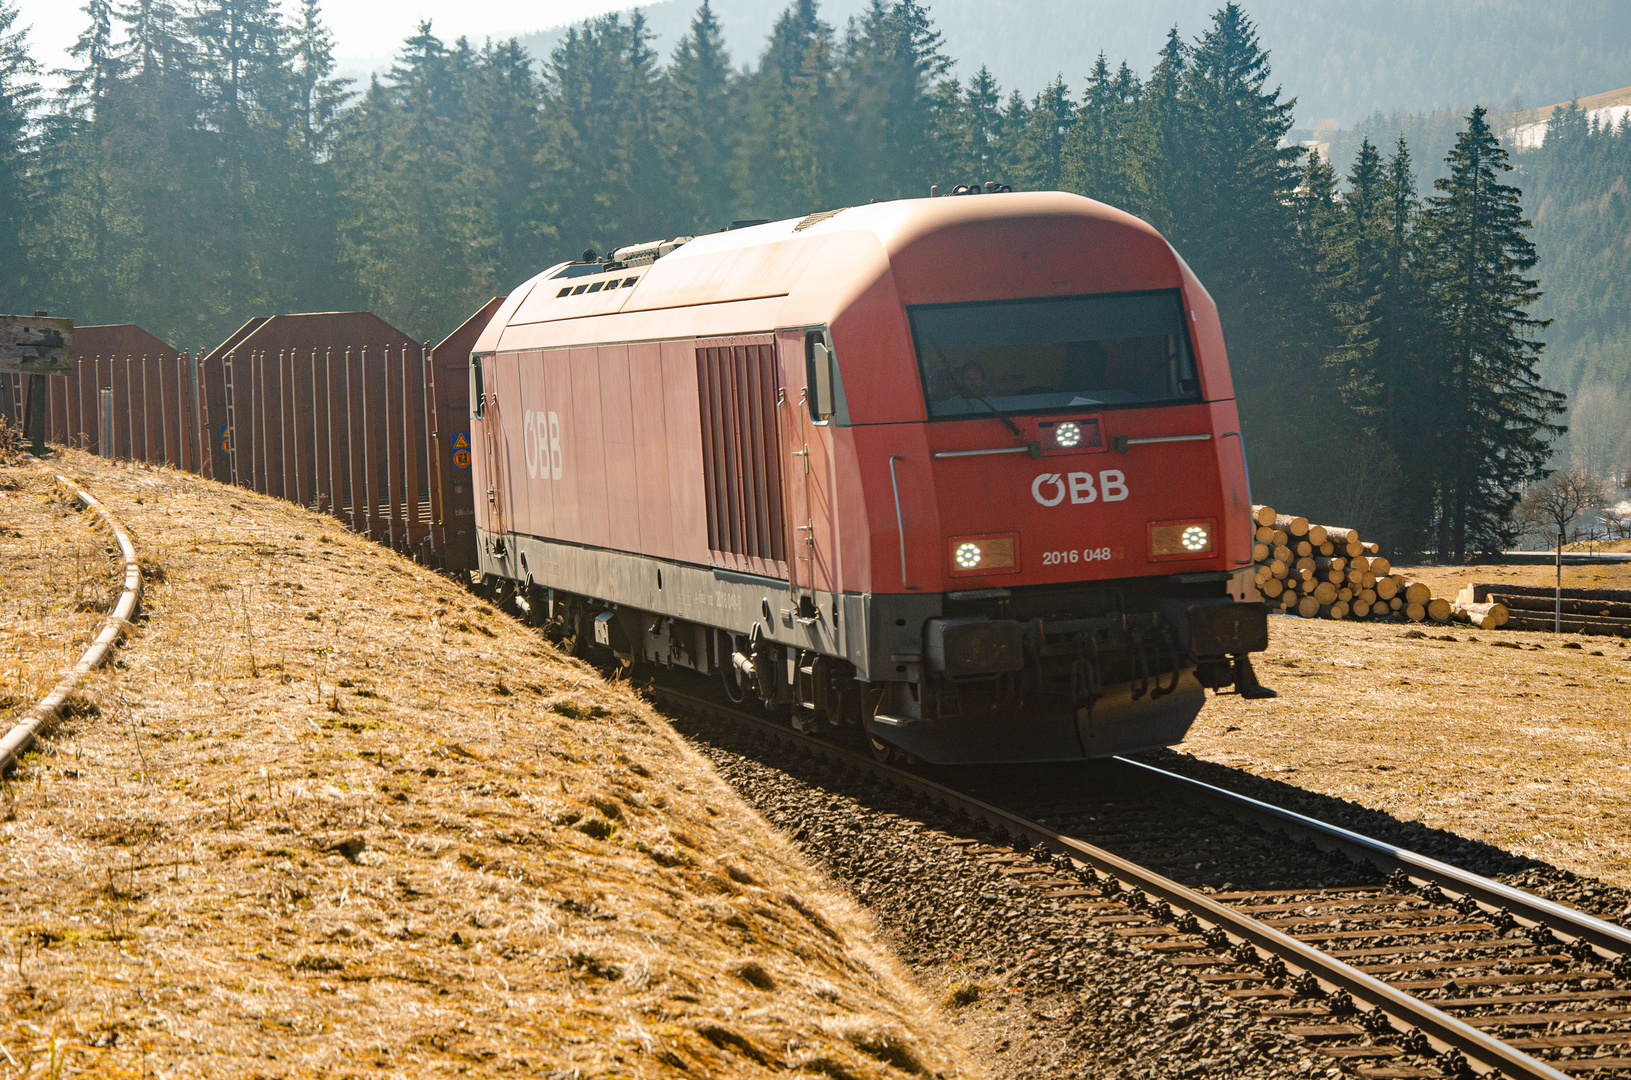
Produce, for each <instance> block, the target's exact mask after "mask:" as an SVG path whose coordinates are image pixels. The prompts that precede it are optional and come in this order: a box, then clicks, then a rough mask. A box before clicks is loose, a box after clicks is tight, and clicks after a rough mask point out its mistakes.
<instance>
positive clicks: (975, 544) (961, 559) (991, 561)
mask: <svg viewBox="0 0 1631 1080" xmlns="http://www.w3.org/2000/svg"><path fill="white" fill-rule="evenodd" d="M946 554H947V555H949V556H950V558H951V572H952V573H953V574H954V575H961V574H1014V573H1018V572H1019V565H1018V564H1019V557H1018V556H1019V534H1018V533H985V534H981V535H979V536H954V537H952V538H951V539H950V540H948V541H946Z"/></svg>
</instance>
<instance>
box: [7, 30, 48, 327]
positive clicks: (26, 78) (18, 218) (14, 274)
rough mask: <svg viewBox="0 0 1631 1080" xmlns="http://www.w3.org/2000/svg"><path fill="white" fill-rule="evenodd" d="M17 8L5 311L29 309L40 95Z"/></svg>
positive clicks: (10, 46)
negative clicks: (34, 114)
mask: <svg viewBox="0 0 1631 1080" xmlns="http://www.w3.org/2000/svg"><path fill="white" fill-rule="evenodd" d="M16 24H17V9H16V8H15V7H14V6H13V5H12V4H11V3H10V0H0V311H8V310H9V311H18V310H23V309H25V308H26V307H27V301H26V296H25V293H26V290H27V286H26V282H27V276H28V267H27V261H28V258H27V249H26V246H25V245H26V239H25V234H26V230H27V228H28V219H29V200H28V192H29V187H30V180H29V175H28V174H29V164H30V159H31V157H32V151H33V146H32V143H33V132H32V131H31V126H32V125H31V120H30V111H31V110H32V108H33V106H34V102H35V100H36V98H37V97H38V95H39V85H38V84H37V83H36V82H35V81H34V78H33V76H34V63H33V61H32V60H31V59H30V58H29V55H28V48H27V43H26V37H25V34H26V32H25V31H24V30H23V29H21V28H19V27H18V26H17V25H16Z"/></svg>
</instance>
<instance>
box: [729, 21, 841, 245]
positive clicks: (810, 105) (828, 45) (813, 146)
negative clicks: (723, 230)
mask: <svg viewBox="0 0 1631 1080" xmlns="http://www.w3.org/2000/svg"><path fill="white" fill-rule="evenodd" d="M833 52H834V46H833V31H832V27H831V26H829V25H827V24H826V23H825V22H823V21H822V20H821V19H820V18H819V17H818V16H817V15H816V4H815V0H794V2H793V3H792V4H791V5H789V6H788V8H787V10H786V11H784V12H782V14H781V16H780V17H779V18H778V19H777V20H776V24H775V26H774V27H773V28H772V29H771V31H770V41H769V43H768V44H767V45H766V48H765V51H764V55H763V56H761V57H760V59H759V66H758V69H757V70H756V71H754V72H753V74H752V75H750V76H748V78H747V79H746V80H745V84H744V87H743V115H744V118H745V124H744V129H743V131H742V140H741V143H740V144H739V149H738V152H737V158H736V173H737V191H738V193H739V196H740V205H741V207H742V210H743V211H744V212H745V213H746V214H749V215H752V216H753V217H762V218H782V217H793V216H796V215H799V214H805V213H809V212H810V211H811V210H813V209H826V208H829V207H833V206H838V205H841V204H840V202H839V198H840V195H839V189H840V184H841V180H840V173H841V171H842V169H841V163H842V161H843V160H844V155H845V153H846V148H845V147H844V146H843V145H842V143H841V141H840V136H839V132H840V130H841V128H840V122H839V117H838V100H837V86H836V77H835V72H834V64H835V59H834V55H833Z"/></svg>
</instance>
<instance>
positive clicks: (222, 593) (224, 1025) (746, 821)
mask: <svg viewBox="0 0 1631 1080" xmlns="http://www.w3.org/2000/svg"><path fill="white" fill-rule="evenodd" d="M62 467H63V468H64V469H65V471H67V472H68V473H69V474H70V475H72V476H75V477H76V478H77V479H80V480H82V481H83V482H84V483H85V484H86V485H87V487H88V488H89V489H90V490H91V491H92V492H94V493H95V494H96V495H97V496H98V497H99V498H101V499H103V500H104V501H105V502H106V504H107V505H108V507H109V508H110V509H111V510H112V511H113V512H114V513H115V514H116V515H118V516H119V517H120V518H121V519H122V520H123V521H124V522H125V524H126V526H127V527H128V528H129V529H130V531H131V533H132V535H133V539H134V541H135V544H136V547H137V550H138V553H139V554H140V555H141V556H142V557H143V561H144V565H145V567H146V569H147V572H148V582H147V586H146V592H145V595H144V601H143V610H144V615H143V617H142V618H141V619H139V620H138V623H137V631H136V634H135V636H134V638H133V640H132V641H130V642H129V643H128V644H127V645H125V646H124V647H123V648H122V649H121V650H120V652H119V654H118V659H117V662H116V664H115V666H114V667H113V669H112V670H108V671H105V672H103V673H100V674H98V675H94V676H92V677H91V679H90V681H89V685H88V686H87V688H86V692H87V694H88V695H89V696H90V697H91V698H93V699H94V700H95V701H96V702H97V703H98V704H99V706H100V709H101V715H100V716H96V717H82V718H80V719H79V720H77V721H76V722H75V723H74V725H73V726H72V727H70V728H69V729H67V730H63V731H59V732H58V733H57V735H56V736H55V738H54V739H53V740H52V742H51V743H50V744H49V745H48V747H47V748H46V750H45V751H44V752H43V753H42V754H41V755H40V756H39V757H38V758H36V759H34V760H33V761H32V762H31V763H30V764H29V765H28V767H27V768H26V769H25V771H24V773H23V774H22V775H20V776H19V777H17V778H15V779H14V780H13V781H12V782H10V783H9V784H8V785H6V787H5V791H4V805H3V807H0V818H4V823H3V824H0V845H3V847H0V852H3V854H0V858H3V859H4V865H5V873H4V877H3V879H0V880H3V884H4V889H5V895H4V898H3V899H4V901H5V903H4V904H3V905H0V933H3V934H4V936H5V941H4V943H3V948H4V951H3V954H0V990H3V992H4V993H5V995H6V999H7V1005H8V1013H7V1017H6V1019H5V1020H4V1022H3V1023H0V1075H6V1074H7V1073H8V1072H9V1074H10V1075H13V1076H20V1075H29V1076H44V1075H47V1074H48V1073H49V1072H50V1070H51V1069H52V1068H53V1067H54V1066H53V1061H55V1062H56V1064H57V1065H60V1064H61V1063H62V1062H66V1063H67V1066H68V1070H67V1071H69V1072H72V1071H85V1072H88V1073H91V1074H94V1075H98V1076H104V1077H116V1076H129V1077H136V1076H148V1075H166V1076H176V1077H205V1076H208V1077H222V1076H325V1077H327V1076H344V1075H354V1074H362V1073H368V1074H369V1075H375V1074H379V1075H388V1076H402V1077H426V1076H444V1075H446V1076H451V1075H481V1076H486V1075H517V1076H582V1077H591V1076H631V1077H632V1076H647V1077H658V1076H681V1075H685V1076H693V1077H694V1076H758V1075H766V1076H768V1075H770V1074H772V1073H775V1074H778V1075H791V1076H804V1077H829V1078H841V1077H855V1078H862V1077H890V1076H905V1075H909V1074H914V1073H922V1074H925V1075H937V1074H943V1075H945V1076H948V1077H949V1076H963V1075H969V1072H970V1069H969V1066H968V1065H967V1064H966V1063H965V1059H964V1057H963V1055H962V1054H961V1052H960V1051H959V1050H957V1049H956V1048H955V1047H954V1046H953V1045H952V1044H951V1043H950V1042H949V1040H948V1038H947V1036H946V1035H945V1033H944V1031H943V1029H942V1028H940V1027H938V1026H937V1025H936V1022H934V1021H931V1020H928V1019H926V1017H927V1015H928V1007H927V1006H926V1005H925V1004H924V1002H923V1001H922V1000H921V999H920V998H919V997H918V995H917V994H916V992H915V991H913V990H912V989H911V988H910V987H909V986H908V985H907V983H906V982H905V980H904V979H903V977H902V976H901V975H900V974H899V973H898V971H897V970H896V969H895V967H894V966H893V963H892V961H891V960H890V959H889V958H888V957H887V956H886V955H885V954H884V953H883V952H882V951H881V950H880V949H879V948H878V947H877V946H876V945H875V944H874V943H873V937H872V934H871V931H870V929H869V927H868V924H867V923H866V922H865V920H864V918H863V917H862V916H861V915H860V914H858V912H857V911H856V909H854V908H853V907H852V906H851V905H849V904H848V902H846V901H845V900H843V899H842V898H841V897H838V896H835V895H833V894H831V893H828V892H826V891H824V890H823V888H822V887H821V885H820V884H819V883H818V881H817V880H816V878H815V876H814V875H813V873H812V872H811V871H810V870H809V868H808V867H807V866H806V865H805V864H804V863H803V862H802V860H801V859H800V858H799V857H798V855H797V854H796V853H795V852H794V851H793V849H792V848H791V846H790V845H789V844H788V843H786V842H785V841H783V840H782V839H781V838H780V837H779V836H778V835H776V834H775V833H774V832H773V831H772V830H771V829H770V828H769V827H768V826H767V825H766V824H765V823H764V822H763V821H762V820H761V819H759V818H758V817H757V816H755V815H754V814H753V813H752V812H751V811H749V810H748V809H746V808H745V807H744V806H743V805H742V803H741V802H740V801H739V800H738V799H737V798H736V797H735V795H734V794H733V793H732V792H731V791H730V790H729V789H728V788H727V787H726V786H725V785H724V784H723V783H722V782H720V781H719V779H718V778H717V777H716V776H715V775H714V774H713V773H712V771H711V770H710V769H709V768H708V766H707V765H706V763H705V762H703V761H702V759H701V758H700V757H699V756H698V755H696V754H695V753H694V752H692V751H691V750H690V749H688V748H687V747H686V746H685V745H684V744H683V743H682V742H680V741H679V740H678V739H676V738H675V737H674V736H673V735H672V733H671V732H670V731H669V730H668V729H667V727H666V726H665V725H663V724H662V723H661V721H660V720H657V719H656V718H655V716H654V714H652V712H651V711H650V710H649V709H648V708H647V706H646V705H645V704H644V703H643V702H642V701H640V700H639V698H638V697H636V695H635V694H633V693H632V692H630V691H629V690H628V689H627V688H626V687H623V686H608V685H606V684H605V683H603V682H602V680H601V679H600V678H599V677H598V676H597V675H596V674H595V673H594V672H593V671H591V670H589V669H587V668H585V667H583V666H582V665H579V664H577V663H575V662H572V661H569V660H566V659H564V658H563V657H561V656H560V655H559V654H557V653H556V652H554V651H553V650H551V649H549V648H547V647H546V646H544V645H543V644H542V643H541V642H540V641H539V640H538V639H537V638H536V637H535V636H533V635H531V634H530V633H528V632H526V631H524V630H523V629H521V628H520V627H519V626H517V625H516V624H515V623H513V622H512V621H510V620H508V619H506V618H504V617H502V616H500V615H497V614H495V613H494V612H493V611H492V610H491V609H490V608H488V607H485V606H483V605H482V604H480V603H479V602H477V601H476V600H474V599H473V598H471V597H470V596H468V595H467V594H465V593H463V592H461V591H459V590H458V589H456V588H454V587H452V586H451V585H449V584H448V583H447V582H445V581H443V580H442V579H440V578H438V577H436V576H435V575H433V574H431V573H429V572H427V571H424V570H422V569H420V568H418V567H415V566H413V565H411V564H409V563H407V562H405V561H403V560H401V559H400V558H398V557H396V556H394V555H391V554H390V553H388V552H386V551H384V550H383V549H381V548H379V547H377V546H375V545H372V544H369V543H367V542H366V541H363V540H361V539H358V538H356V537H353V536H350V535H348V534H346V533H344V532H342V531H341V530H339V529H338V528H337V527H335V525H334V524H333V523H332V522H330V521H327V520H325V519H322V518H319V517H316V516H314V515H311V514H307V513H305V512H303V511H301V510H299V509H297V508H295V507H293V506H290V505H288V504H286V503H282V502H279V501H276V500H271V499H265V498H260V497H257V496H254V495H250V494H248V493H245V492H241V491H236V490H233V489H229V488H225V487H221V486H218V485H214V484H209V483H204V482H200V481H198V480H196V479H195V478H192V477H188V476H186V475H184V474H179V473H174V472H170V471H166V470H154V469H148V468H137V467H131V466H125V465H118V466H115V465H109V464H107V463H103V462H100V461H98V460H97V459H94V458H91V457H89V456H86V455H82V454H68V455H64V458H63V459H62ZM27 476H28V474H27V473H24V472H20V471H18V469H16V468H11V469H3V470H0V478H4V479H5V480H9V481H14V482H17V483H20V484H21V483H24V482H25V478H26V477H27ZM0 482H3V481H0ZM29 505H30V506H33V507H34V509H33V510H32V511H31V513H32V514H33V516H39V514H41V513H46V512H47V511H45V510H44V509H43V508H40V507H38V506H35V504H29ZM65 1074H66V1073H65Z"/></svg>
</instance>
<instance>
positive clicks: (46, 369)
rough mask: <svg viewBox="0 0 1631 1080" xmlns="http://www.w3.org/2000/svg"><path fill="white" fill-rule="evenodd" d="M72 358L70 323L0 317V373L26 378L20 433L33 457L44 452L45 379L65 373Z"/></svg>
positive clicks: (44, 315)
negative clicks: (29, 440) (26, 439)
mask: <svg viewBox="0 0 1631 1080" xmlns="http://www.w3.org/2000/svg"><path fill="white" fill-rule="evenodd" d="M73 355H74V320H72V319H53V318H51V317H50V316H49V315H48V314H47V313H46V312H44V311H36V312H35V313H34V315H33V317H29V316H26V315H0V372H8V373H9V372H17V373H19V374H23V375H27V376H28V386H27V388H26V391H25V394H26V397H25V399H24V406H23V433H24V434H25V435H28V436H29V437H30V438H31V439H32V440H33V447H32V449H33V453H34V456H35V457H39V456H41V455H42V454H44V453H45V427H46V409H47V404H46V402H47V400H48V398H47V394H48V392H49V391H48V390H47V388H46V385H45V380H46V377H47V376H50V375H66V374H68V371H69V369H70V368H71V367H72V364H73ZM7 396H8V397H9V396H10V395H9V394H8V395H7Z"/></svg>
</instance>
